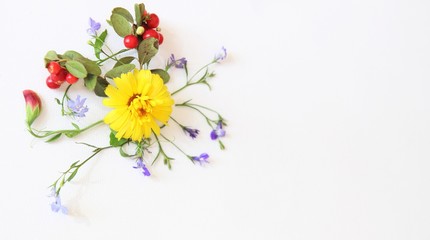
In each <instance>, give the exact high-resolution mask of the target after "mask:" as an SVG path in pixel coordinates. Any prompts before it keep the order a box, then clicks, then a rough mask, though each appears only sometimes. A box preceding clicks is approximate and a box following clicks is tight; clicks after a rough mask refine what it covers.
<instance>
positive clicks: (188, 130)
mask: <svg viewBox="0 0 430 240" xmlns="http://www.w3.org/2000/svg"><path fill="white" fill-rule="evenodd" d="M182 129H183V130H184V132H186V133H188V135H190V137H191V138H192V139H195V138H196V137H197V135H198V134H199V132H200V131H199V130H198V129H192V128H189V127H183V128H182Z"/></svg>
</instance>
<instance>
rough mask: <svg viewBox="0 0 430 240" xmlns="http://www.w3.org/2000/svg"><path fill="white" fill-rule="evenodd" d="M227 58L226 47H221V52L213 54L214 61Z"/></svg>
mask: <svg viewBox="0 0 430 240" xmlns="http://www.w3.org/2000/svg"><path fill="white" fill-rule="evenodd" d="M226 58H227V49H226V48H225V47H221V52H219V53H218V54H217V55H216V56H215V62H219V61H222V60H224V59H226Z"/></svg>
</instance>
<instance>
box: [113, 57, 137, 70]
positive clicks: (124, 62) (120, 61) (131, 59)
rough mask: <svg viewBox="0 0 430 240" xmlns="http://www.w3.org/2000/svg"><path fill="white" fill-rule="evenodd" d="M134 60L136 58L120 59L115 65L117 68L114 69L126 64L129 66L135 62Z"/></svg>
mask: <svg viewBox="0 0 430 240" xmlns="http://www.w3.org/2000/svg"><path fill="white" fill-rule="evenodd" d="M134 59H135V58H134V57H131V56H128V57H123V58H121V59H119V60H118V62H117V63H115V66H113V67H118V66H121V65H124V64H129V63H131V62H133V60H134Z"/></svg>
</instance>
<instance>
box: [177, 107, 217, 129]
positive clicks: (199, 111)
mask: <svg viewBox="0 0 430 240" xmlns="http://www.w3.org/2000/svg"><path fill="white" fill-rule="evenodd" d="M175 106H178V107H188V108H191V109H194V110H196V111H197V112H198V113H200V114H201V115H202V116H203V117H204V118H205V119H206V122H207V123H208V125H209V126H210V127H211V128H213V126H212V124H211V123H214V124H217V121H215V120H212V119H210V118H208V117H207V116H206V114H204V113H203V112H202V111H201V110H200V109H198V108H196V107H194V106H191V105H188V104H175Z"/></svg>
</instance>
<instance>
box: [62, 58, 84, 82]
mask: <svg viewBox="0 0 430 240" xmlns="http://www.w3.org/2000/svg"><path fill="white" fill-rule="evenodd" d="M66 68H67V71H69V72H70V73H71V74H72V75H73V76H75V77H77V78H85V77H86V76H87V74H88V73H87V70H86V69H85V66H84V65H83V64H82V63H80V62H78V61H75V60H70V61H67V62H66Z"/></svg>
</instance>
